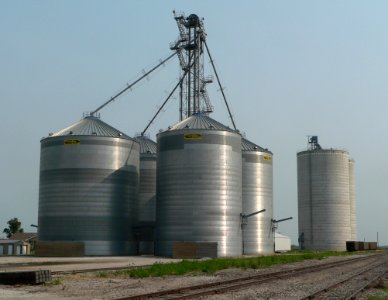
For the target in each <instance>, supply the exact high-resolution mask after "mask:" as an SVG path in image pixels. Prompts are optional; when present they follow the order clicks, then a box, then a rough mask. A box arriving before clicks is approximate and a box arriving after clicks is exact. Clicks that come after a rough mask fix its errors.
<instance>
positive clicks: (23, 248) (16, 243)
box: [0, 232, 37, 256]
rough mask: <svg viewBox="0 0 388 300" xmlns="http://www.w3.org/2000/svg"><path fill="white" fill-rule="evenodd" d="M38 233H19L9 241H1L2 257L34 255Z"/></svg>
mask: <svg viewBox="0 0 388 300" xmlns="http://www.w3.org/2000/svg"><path fill="white" fill-rule="evenodd" d="M36 239H37V234H36V233H30V232H18V233H15V234H13V235H12V236H11V237H10V238H9V239H1V240H0V256H2V255H29V254H33V253H34V249H35V242H36Z"/></svg>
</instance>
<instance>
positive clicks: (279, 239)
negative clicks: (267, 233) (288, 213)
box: [275, 232, 291, 252]
mask: <svg viewBox="0 0 388 300" xmlns="http://www.w3.org/2000/svg"><path fill="white" fill-rule="evenodd" d="M290 250H291V238H290V237H289V236H286V235H283V234H280V233H277V232H275V252H287V251H290Z"/></svg>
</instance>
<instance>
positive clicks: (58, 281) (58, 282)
mask: <svg viewBox="0 0 388 300" xmlns="http://www.w3.org/2000/svg"><path fill="white" fill-rule="evenodd" d="M46 284H47V285H61V284H62V278H60V277H57V278H55V279H53V280H51V281H50V282H47V283H46Z"/></svg>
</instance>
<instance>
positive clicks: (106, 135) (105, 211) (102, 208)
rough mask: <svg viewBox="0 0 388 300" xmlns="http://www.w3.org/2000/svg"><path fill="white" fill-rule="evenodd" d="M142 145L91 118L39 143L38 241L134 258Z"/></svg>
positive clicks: (90, 252) (89, 251)
mask: <svg viewBox="0 0 388 300" xmlns="http://www.w3.org/2000/svg"><path fill="white" fill-rule="evenodd" d="M139 150H140V146H139V144H138V143H137V142H135V141H134V140H133V139H131V138H130V137H128V136H126V135H125V134H123V133H121V132H120V131H118V130H116V129H114V128H113V127H111V126H109V125H108V124H106V123H104V122H102V121H101V120H100V119H99V118H97V117H93V116H89V117H85V118H83V119H82V120H81V121H79V122H77V123H75V124H73V125H71V126H69V127H67V128H65V129H63V130H60V131H58V132H56V133H54V134H50V135H49V137H47V138H44V139H42V140H41V158H40V185H39V221H38V222H39V226H38V236H39V240H40V241H45V242H57V243H58V242H82V243H83V244H84V254H85V255H129V254H135V253H136V252H135V250H136V247H135V246H136V244H135V242H134V237H133V232H132V227H133V225H134V223H135V221H136V216H137V196H138V180H139V178H138V174H139Z"/></svg>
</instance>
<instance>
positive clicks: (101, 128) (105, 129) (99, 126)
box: [50, 116, 130, 139]
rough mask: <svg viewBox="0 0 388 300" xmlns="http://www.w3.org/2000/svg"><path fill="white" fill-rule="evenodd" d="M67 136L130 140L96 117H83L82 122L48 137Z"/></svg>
mask: <svg viewBox="0 0 388 300" xmlns="http://www.w3.org/2000/svg"><path fill="white" fill-rule="evenodd" d="M67 135H87V136H103V137H122V138H127V139H130V137H129V136H127V135H126V134H124V133H122V132H121V131H120V130H117V129H116V128H114V127H112V126H110V125H108V124H107V123H105V122H103V121H101V120H100V119H99V118H97V117H91V116H88V117H85V118H83V119H82V120H80V121H78V122H76V123H74V124H72V125H70V126H68V127H66V128H64V129H61V130H59V131H57V132H55V133H53V134H50V137H56V136H67Z"/></svg>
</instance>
